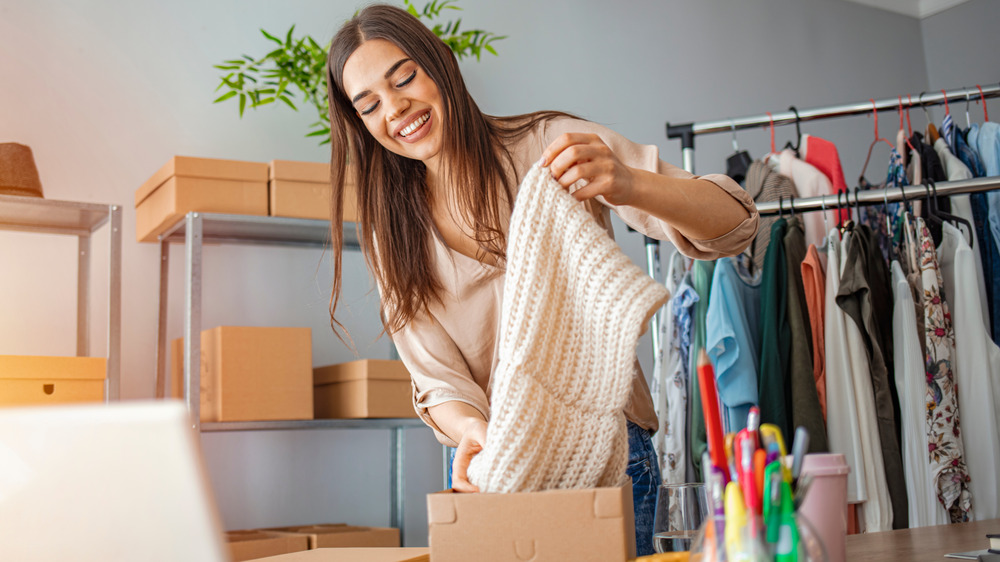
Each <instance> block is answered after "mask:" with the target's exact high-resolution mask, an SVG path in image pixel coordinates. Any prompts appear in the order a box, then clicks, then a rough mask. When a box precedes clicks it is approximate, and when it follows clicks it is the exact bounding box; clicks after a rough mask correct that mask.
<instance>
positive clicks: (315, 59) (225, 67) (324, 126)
mask: <svg viewBox="0 0 1000 562" xmlns="http://www.w3.org/2000/svg"><path fill="white" fill-rule="evenodd" d="M455 2H456V0H440V1H439V0H432V1H431V2H429V3H427V4H426V5H424V7H423V9H422V10H417V8H416V7H415V6H414V5H413V4H412V3H411V1H410V0H404V4H405V5H406V9H407V10H408V11H409V12H410V13H411V14H413V15H414V16H415V17H417V18H420V19H423V20H425V21H427V22H428V27H430V28H431V30H432V31H433V32H434V34H435V35H437V36H438V37H440V38H441V40H442V41H444V42H445V43H446V44H447V45H448V47H450V48H451V50H452V51H453V52H454V53H455V56H457V57H458V58H459V59H463V58H465V57H467V56H474V57H476V60H480V57H481V56H482V53H483V51H487V52H489V53H491V54H493V55H496V54H497V52H496V50H495V49H494V48H493V46H492V43H493V42H494V41H499V40H501V39H504V38H506V35H496V34H494V33H492V32H489V31H483V30H481V29H471V30H464V31H462V30H459V27H460V26H461V23H462V20H461V18H459V19H457V20H455V21H448V22H446V23H445V24H443V25H442V24H440V23H435V24H434V25H433V26H431V25H430V22H431V21H432V20H434V19H435V18H438V17H439V16H440V15H441V13H442V12H443V11H444V10H461V8H459V7H458V6H456V5H455ZM260 32H261V33H262V34H264V37H266V38H267V40H268V41H271V42H273V43H275V44H276V48H275V49H274V50H272V51H271V52H269V53H267V54H266V55H264V56H262V57H252V56H250V55H243V56H242V57H241V58H237V59H232V60H227V61H225V62H223V63H222V64H217V65H214V66H215V68H217V69H219V70H222V71H223V72H224V74H223V75H222V77H221V81H220V83H219V86H218V87H217V88H216V91H219V90H225V93H223V94H222V95H221V96H219V97H218V98H216V100H215V102H214V103H220V102H224V101H227V100H231V99H235V100H238V101H239V111H240V117H241V118H242V117H243V114H244V111H245V110H246V108H247V107H250V108H251V109H257V108H258V107H261V106H265V105H270V104H273V103H274V102H276V101H281V102H282V103H284V104H285V105H287V106H288V107H291V108H292V109H294V110H296V111H298V110H299V105H302V104H305V105H311V106H313V107H314V108H315V109H316V113H317V115H318V116H319V120H318V121H316V122H315V123H313V124H311V125H310V126H309V128H310V132H309V133H308V134H306V136H307V137H318V138H319V139H320V144H326V143H329V142H330V116H329V112H328V108H327V99H326V79H325V67H326V53H327V49H328V48H329V44H327V45H326V46H325V47H324V46H321V45H320V44H319V43H318V42H316V40H315V39H313V38H312V37H310V36H308V35H303V36H302V37H298V38H296V37H295V36H294V32H295V26H294V25H293V26H292V27H291V28H290V29H289V30H288V32H287V33H285V34H284V39H282V38H280V37H278V36H276V35H273V34H271V33H268V32H267V31H265V30H263V29H261V30H260ZM297 104H298V105H297Z"/></svg>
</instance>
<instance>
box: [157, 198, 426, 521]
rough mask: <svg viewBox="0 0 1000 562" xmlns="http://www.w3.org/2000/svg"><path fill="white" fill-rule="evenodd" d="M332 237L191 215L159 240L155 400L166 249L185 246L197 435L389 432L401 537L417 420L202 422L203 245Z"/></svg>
mask: <svg viewBox="0 0 1000 562" xmlns="http://www.w3.org/2000/svg"><path fill="white" fill-rule="evenodd" d="M329 238H330V223H329V222H328V221H325V220H313V219H295V218H284V217H265V216H250V215H226V214H216V213H198V212H190V213H188V214H187V215H185V217H184V219H183V220H180V221H178V222H177V224H175V225H174V226H173V227H172V228H170V229H169V230H167V231H166V232H164V233H163V234H161V235H160V236H159V239H160V291H159V307H158V313H157V315H158V318H157V323H158V325H157V338H156V395H157V397H163V396H164V395H165V389H166V383H167V380H166V362H167V357H166V356H167V300H168V299H167V296H168V292H167V291H168V272H169V263H170V244H173V243H181V242H183V243H184V267H185V272H186V273H185V277H184V301H185V302H184V304H185V306H184V385H183V386H184V396H185V397H186V399H187V406H188V410H189V412H190V413H191V420H192V427H193V429H195V430H196V431H203V432H222V431H262V430H301V429H387V430H390V431H391V433H390V444H389V456H390V465H391V482H390V501H391V508H390V517H389V519H390V525H391V526H393V527H396V528H398V529H399V531H400V537H403V514H404V496H405V495H404V493H403V450H404V447H403V445H404V443H405V433H404V430H405V429H407V428H420V427H424V424H423V423H422V422H421V421H420V420H419V419H416V418H399V419H358V420H352V419H318V420H289V421H247V422H214V423H209V422H206V423H201V421H200V418H201V369H200V365H201V336H200V334H201V329H202V327H201V312H202V308H201V283H202V250H203V246H204V244H206V243H214V244H253V245H279V246H299V247H302V246H305V247H316V248H323V247H325V246H327V244H328V243H329ZM344 248H345V249H350V250H359V249H360V244H359V240H358V233H357V229H356V228H355V226H354V224H353V223H345V224H344Z"/></svg>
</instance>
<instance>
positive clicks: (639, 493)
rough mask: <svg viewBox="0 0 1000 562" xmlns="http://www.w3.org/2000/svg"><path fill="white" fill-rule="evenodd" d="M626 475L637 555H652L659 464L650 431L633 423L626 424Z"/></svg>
mask: <svg viewBox="0 0 1000 562" xmlns="http://www.w3.org/2000/svg"><path fill="white" fill-rule="evenodd" d="M625 473H626V474H628V475H629V476H630V477H631V478H632V506H633V509H635V548H636V556H646V555H649V554H654V551H653V515H654V514H655V513H656V491H657V490H658V489H659V487H660V482H661V480H660V465H659V463H657V462H656V453H655V452H654V451H653V440H652V438H651V436H650V433H649V431H648V430H645V429H643V428H641V427H639V426H637V425H636V424H634V423H632V422H628V466H627V467H626V469H625Z"/></svg>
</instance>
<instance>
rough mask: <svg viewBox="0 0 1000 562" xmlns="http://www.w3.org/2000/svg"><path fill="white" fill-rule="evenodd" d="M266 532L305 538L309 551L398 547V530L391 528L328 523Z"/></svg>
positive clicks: (280, 528)
mask: <svg viewBox="0 0 1000 562" xmlns="http://www.w3.org/2000/svg"><path fill="white" fill-rule="evenodd" d="M266 530H267V531H278V532H283V533H293V534H296V535H300V536H304V537H307V538H308V539H309V548H310V549H314V548H342V547H398V546H399V529H395V528H391V527H355V526H353V525H345V524H344V523H330V524H322V525H300V526H295V527H274V528H269V529H266Z"/></svg>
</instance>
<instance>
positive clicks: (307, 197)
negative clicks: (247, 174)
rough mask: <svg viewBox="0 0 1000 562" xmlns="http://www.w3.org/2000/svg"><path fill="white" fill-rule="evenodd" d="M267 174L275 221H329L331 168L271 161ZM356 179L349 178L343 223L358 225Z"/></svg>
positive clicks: (308, 163)
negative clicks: (294, 219)
mask: <svg viewBox="0 0 1000 562" xmlns="http://www.w3.org/2000/svg"><path fill="white" fill-rule="evenodd" d="M269 170H270V172H269V174H268V180H269V183H268V197H269V200H270V214H271V216H275V217H295V218H303V219H321V220H330V197H331V196H332V194H333V188H332V186H331V184H330V164H329V163H319V162H297V161H294V160H272V161H271V163H270V166H269ZM357 208H358V197H357V187H356V185H355V182H354V175H353V174H348V176H347V189H346V191H345V192H344V222H358V211H357Z"/></svg>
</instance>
